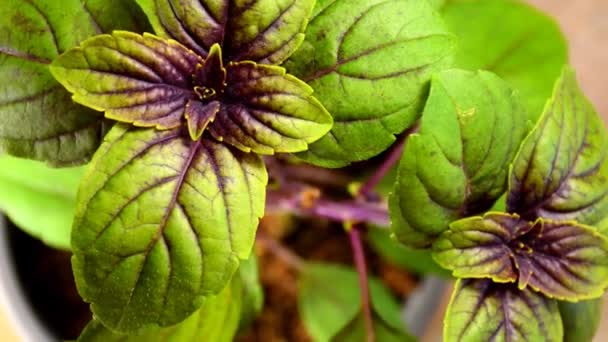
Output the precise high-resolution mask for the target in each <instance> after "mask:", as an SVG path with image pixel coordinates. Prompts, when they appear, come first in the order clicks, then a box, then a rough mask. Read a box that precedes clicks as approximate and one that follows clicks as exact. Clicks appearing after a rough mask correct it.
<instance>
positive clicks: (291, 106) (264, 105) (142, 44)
mask: <svg viewBox="0 0 608 342" xmlns="http://www.w3.org/2000/svg"><path fill="white" fill-rule="evenodd" d="M51 70H52V72H53V74H54V75H55V77H56V78H57V79H58V80H59V81H60V82H61V83H62V84H63V85H64V86H65V87H66V88H67V89H68V90H69V91H71V92H72V93H74V97H73V98H74V101H76V102H79V103H82V104H84V105H86V106H89V107H91V108H94V109H97V110H103V111H105V115H106V117H108V118H111V119H114V120H119V121H122V122H128V123H133V124H134V125H136V126H143V127H156V128H157V129H171V128H176V127H178V126H180V125H182V124H183V119H184V117H185V118H186V120H187V121H188V126H189V131H190V136H191V138H192V139H193V140H197V139H199V138H200V137H201V136H202V134H203V131H205V130H208V131H209V132H210V133H211V135H212V136H214V137H215V138H216V140H218V141H225V142H227V143H229V144H231V145H233V146H235V147H237V148H238V149H240V150H242V151H244V152H250V151H253V152H256V153H260V154H273V153H275V152H299V151H304V150H306V149H307V148H308V144H309V143H311V142H313V141H316V140H318V139H319V138H321V137H322V136H323V135H325V134H326V133H327V132H328V131H329V130H330V128H331V125H332V118H331V116H330V115H329V113H328V112H327V111H326V110H325V108H324V107H323V106H322V105H321V104H320V103H319V101H317V100H316V99H315V98H314V97H313V96H312V92H313V91H312V89H311V88H310V87H309V86H308V85H306V84H305V83H304V82H302V81H300V80H298V79H297V78H295V77H293V76H292V75H288V74H286V73H285V69H283V68H281V67H277V66H270V65H262V64H256V63H253V62H230V63H227V65H226V66H225V67H224V65H223V62H222V53H221V51H220V50H219V46H218V45H214V49H213V53H211V54H209V56H208V57H207V59H206V60H203V59H202V58H201V57H200V56H197V55H196V54H195V53H194V52H192V51H191V50H189V49H188V48H186V47H185V46H183V45H181V44H179V43H178V42H175V41H172V40H165V39H162V38H159V37H156V36H153V35H151V34H144V35H143V36H141V35H138V34H134V33H130V32H124V31H115V32H114V33H113V34H112V35H101V36H97V37H95V38H92V39H89V40H87V41H85V42H84V43H83V44H82V45H81V46H80V47H78V48H74V49H71V50H69V51H68V52H67V53H65V54H63V55H62V56H60V57H59V58H58V59H57V60H56V61H55V62H54V63H53V65H52V67H51Z"/></svg>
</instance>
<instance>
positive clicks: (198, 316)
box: [78, 276, 242, 342]
mask: <svg viewBox="0 0 608 342" xmlns="http://www.w3.org/2000/svg"><path fill="white" fill-rule="evenodd" d="M241 285H242V284H241V279H240V277H238V276H237V277H234V278H233V279H232V282H231V283H230V285H228V286H226V287H225V288H224V289H223V290H222V292H220V293H219V294H218V295H217V296H212V297H208V298H207V299H205V301H204V303H203V305H202V306H201V308H200V309H199V310H198V311H196V312H195V313H194V314H192V315H191V316H190V317H188V318H186V319H185V320H184V321H183V322H180V323H178V324H176V325H174V326H171V327H166V328H149V329H145V330H142V331H138V332H136V333H132V334H128V335H126V334H120V333H116V332H112V331H111V330H110V329H108V328H106V327H105V326H103V324H102V323H101V322H100V321H99V320H97V319H93V320H92V321H91V322H89V324H88V325H87V326H86V327H85V329H84V331H83V332H82V333H81V335H80V337H79V338H78V341H79V342H182V341H206V342H230V341H232V340H233V337H234V336H235V334H236V331H237V327H238V322H239V317H240V313H241V305H242V303H241V290H242V289H241Z"/></svg>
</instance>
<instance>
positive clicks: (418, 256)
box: [367, 228, 450, 276]
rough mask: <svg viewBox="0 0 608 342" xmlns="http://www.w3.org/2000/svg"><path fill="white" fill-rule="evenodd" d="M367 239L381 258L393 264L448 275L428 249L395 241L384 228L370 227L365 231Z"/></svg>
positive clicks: (420, 271) (425, 273)
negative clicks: (414, 247)
mask: <svg viewBox="0 0 608 342" xmlns="http://www.w3.org/2000/svg"><path fill="white" fill-rule="evenodd" d="M367 241H368V242H369V244H370V247H371V248H372V249H373V250H374V251H375V252H376V253H378V254H379V255H380V256H381V257H382V259H384V260H386V261H388V262H390V263H392V264H395V265H397V266H399V267H402V268H403V269H406V270H408V271H411V272H414V273H417V274H420V275H427V274H438V275H441V276H449V275H450V273H449V272H446V270H444V269H443V268H441V267H440V266H439V265H437V263H436V262H435V260H433V257H432V256H431V251H430V250H428V249H413V248H410V247H407V246H404V245H403V244H400V243H399V242H397V241H395V240H394V239H392V238H391V237H390V236H389V231H387V230H386V229H380V228H377V229H370V230H368V232H367Z"/></svg>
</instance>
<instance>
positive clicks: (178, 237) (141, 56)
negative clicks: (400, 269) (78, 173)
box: [51, 0, 332, 332]
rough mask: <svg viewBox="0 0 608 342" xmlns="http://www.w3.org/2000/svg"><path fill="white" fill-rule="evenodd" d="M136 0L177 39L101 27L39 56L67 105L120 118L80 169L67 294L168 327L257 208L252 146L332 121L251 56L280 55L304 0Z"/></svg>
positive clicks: (115, 319)
mask: <svg viewBox="0 0 608 342" xmlns="http://www.w3.org/2000/svg"><path fill="white" fill-rule="evenodd" d="M140 3H141V4H143V5H144V10H146V13H147V14H148V15H149V17H150V19H151V21H152V24H153V26H155V28H156V29H157V31H158V33H159V34H161V35H163V36H165V37H167V36H170V37H173V38H177V39H178V41H176V40H172V39H166V38H160V37H158V36H155V35H152V34H147V33H146V34H143V35H139V34H136V33H132V32H126V31H114V32H113V33H112V34H107V35H99V36H96V37H93V38H91V39H88V40H86V41H84V42H83V43H82V44H81V45H80V46H79V47H76V48H72V49H70V50H68V51H67V52H65V53H64V54H62V55H61V56H59V57H58V58H57V59H56V60H55V61H54V62H53V64H52V66H51V71H52V73H53V75H54V76H55V77H56V78H57V79H58V80H59V82H60V83H62V84H63V85H64V86H65V87H66V88H67V89H68V90H69V91H70V92H72V93H73V99H74V101H76V102H78V103H80V104H83V105H85V106H88V107H90V108H93V109H95V110H99V111H103V112H105V116H106V117H107V118H110V119H114V120H117V121H119V122H122V123H121V124H117V125H116V126H115V127H114V128H113V129H112V131H111V132H110V133H109V134H108V137H107V139H106V141H105V142H104V144H103V145H102V147H101V148H100V149H99V151H98V152H97V153H96V155H95V157H94V159H93V161H92V163H91V166H90V168H89V171H88V173H87V174H86V175H85V177H84V180H83V184H86V186H83V187H81V189H80V192H79V195H78V206H77V209H76V218H75V222H74V227H73V232H72V245H73V251H74V257H73V267H74V272H75V275H76V280H77V284H78V289H79V292H80V294H81V295H82V296H83V298H84V299H85V300H86V301H88V302H90V303H91V308H92V311H93V313H94V314H95V317H96V318H97V319H98V320H99V321H101V322H102V323H103V324H104V325H105V326H107V327H108V328H110V329H112V330H114V331H118V332H132V331H137V330H139V329H140V328H143V327H147V326H169V325H172V324H175V323H177V322H180V321H181V320H183V319H185V318H186V317H188V316H189V315H190V314H192V313H193V312H194V311H195V310H197V309H198V307H199V306H200V305H201V302H202V300H203V299H204V297H206V296H209V295H213V294H216V293H218V292H219V291H221V290H222V288H224V287H225V286H226V284H227V283H228V282H229V280H230V278H231V277H232V274H233V273H234V271H235V269H236V268H237V266H238V265H239V262H240V260H242V259H247V258H248V257H249V255H250V253H251V249H252V246H253V242H254V236H255V230H256V228H257V224H258V219H259V218H260V217H261V216H262V214H263V211H264V203H265V186H266V184H267V180H268V175H267V173H266V169H265V166H264V164H263V162H262V159H261V157H260V156H258V154H273V153H276V152H300V151H303V150H306V149H307V148H308V144H309V143H311V142H314V141H315V140H317V139H319V138H321V137H322V136H323V135H325V134H326V133H327V132H328V131H329V129H330V128H331V126H332V117H331V116H330V115H329V113H328V112H327V111H326V110H325V108H324V107H323V106H322V105H321V104H320V103H319V101H317V100H316V99H315V98H314V97H313V96H312V89H311V88H310V87H309V86H308V85H306V83H304V82H302V81H300V80H298V79H297V78H295V77H294V76H291V75H288V74H286V73H285V69H283V68H281V67H278V66H273V65H266V64H260V63H267V62H273V63H274V62H277V61H278V60H281V59H283V58H286V57H288V56H289V54H291V52H292V50H293V49H294V46H295V45H293V42H291V43H290V41H291V40H285V41H284V40H280V39H279V38H280V37H283V38H285V37H287V36H293V37H294V39H295V42H297V41H298V40H301V38H298V37H300V35H301V31H302V30H303V28H304V26H305V23H306V18H307V15H308V12H309V11H310V8H311V7H312V3H311V2H310V1H301V0H295V1H292V2H290V3H289V4H287V3H286V2H285V3H283V2H281V1H279V2H276V1H274V2H273V1H266V0H256V1H249V2H247V3H241V2H237V3H233V2H232V1H230V2H228V1H227V2H222V1H217V2H211V1H209V2H199V1H196V2H195V1H190V2H188V1H180V2H177V1H156V2H154V8H156V9H158V10H159V12H158V14H159V16H158V17H157V16H156V15H155V13H156V12H155V11H151V10H150V7H149V6H147V5H146V4H148V5H150V4H152V2H150V1H148V2H146V1H141V2H140ZM286 4H287V5H288V6H284V5H286ZM167 9H170V11H169V12H168V11H166V10H167ZM207 11H210V12H207ZM218 11H219V12H218ZM217 15H220V16H221V18H219V17H218V16H217ZM277 15H278V16H277ZM218 18H219V19H218ZM193 20H194V21H193ZM220 22H221V25H218V23H220ZM159 23H162V24H163V25H164V26H162V27H160V26H159ZM164 29H167V30H164ZM277 35H278V36H277ZM279 36H280V37H279ZM274 39H277V40H274ZM275 43H276V44H275ZM296 45H297V44H296ZM262 56H265V57H263V58H262ZM281 56H282V57H281ZM249 152H254V153H249Z"/></svg>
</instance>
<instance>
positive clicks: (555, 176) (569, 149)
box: [507, 68, 608, 233]
mask: <svg viewBox="0 0 608 342" xmlns="http://www.w3.org/2000/svg"><path fill="white" fill-rule="evenodd" d="M607 151H608V134H607V133H606V128H605V127H604V124H603V122H602V120H601V118H600V117H599V116H598V114H597V113H596V111H595V110H594V109H593V106H592V105H591V103H590V102H589V101H588V100H587V99H586V98H585V96H584V95H583V94H582V92H581V90H580V88H579V87H578V85H577V82H576V77H575V74H574V71H572V70H571V69H569V68H566V69H564V72H563V74H562V76H561V77H560V79H559V80H558V82H557V83H556V85H555V90H554V93H553V97H552V98H551V99H550V100H549V102H548V103H547V106H546V107H545V112H544V114H543V116H542V117H541V119H540V120H539V122H538V123H537V125H536V127H535V128H534V130H533V131H532V133H531V134H530V135H529V136H528V137H527V138H526V140H525V141H524V143H523V144H522V146H521V150H520V151H519V153H518V155H517V157H516V159H515V161H514V162H513V166H512V170H511V178H510V183H509V188H510V189H509V195H508V198H507V209H508V210H509V211H511V212H516V213H518V214H520V215H521V216H522V217H525V218H528V219H534V218H536V217H546V218H551V219H555V220H576V221H578V222H581V223H584V224H587V225H591V226H595V227H596V228H597V229H598V230H599V231H600V232H602V233H608V190H607V189H608V162H607V160H606V157H607V155H608V154H606V152H607Z"/></svg>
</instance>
